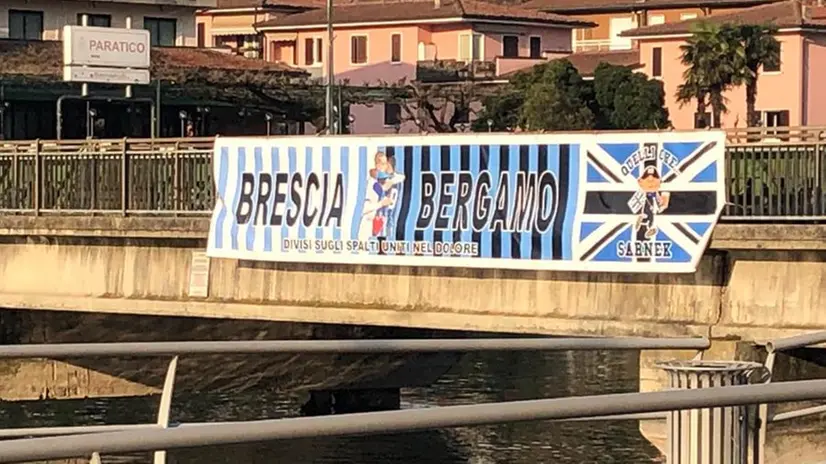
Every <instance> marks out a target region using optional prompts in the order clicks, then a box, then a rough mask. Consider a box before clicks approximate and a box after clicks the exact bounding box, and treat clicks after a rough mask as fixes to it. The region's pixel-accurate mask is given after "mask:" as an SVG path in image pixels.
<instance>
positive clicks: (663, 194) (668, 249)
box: [572, 139, 725, 272]
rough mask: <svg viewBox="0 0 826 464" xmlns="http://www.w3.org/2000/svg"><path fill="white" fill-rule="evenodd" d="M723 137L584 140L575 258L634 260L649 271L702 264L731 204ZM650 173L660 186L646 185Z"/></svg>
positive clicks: (680, 268)
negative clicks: (652, 188) (715, 228)
mask: <svg viewBox="0 0 826 464" xmlns="http://www.w3.org/2000/svg"><path fill="white" fill-rule="evenodd" d="M721 145H722V141H719V140H708V139H706V140H703V141H685V142H684V141H674V142H671V141H662V142H647V141H646V142H644V143H627V142H622V143H592V144H583V145H582V149H581V150H582V151H581V153H580V155H581V156H582V157H583V158H584V163H583V165H584V166H585V169H582V170H581V171H580V173H579V176H580V179H579V185H580V186H581V187H580V188H581V192H580V200H581V201H580V214H578V215H577V221H576V223H575V226H574V227H575V228H574V234H575V235H576V237H577V238H578V240H575V241H574V249H573V253H572V254H573V257H574V259H575V260H578V261H581V262H592V263H595V264H596V263H605V262H611V263H632V262H633V263H638V264H637V265H635V266H634V267H635V268H638V269H639V270H640V271H643V272H644V271H645V270H646V268H649V269H657V270H658V271H659V272H663V271H666V270H668V271H672V272H681V271H683V270H685V269H690V270H694V269H696V265H697V264H698V262H699V259H700V258H701V257H702V255H703V252H704V251H705V248H706V246H707V245H708V242H709V239H710V236H711V231H712V229H713V226H714V224H715V222H716V221H717V218H718V216H719V214H720V212H721V211H722V207H723V206H724V204H725V192H724V189H722V188H720V182H719V181H720V180H721V179H722V178H723V172H722V169H723V164H722V159H721V156H720V152H721V150H719V148H721ZM715 148H716V150H715ZM644 177H655V178H656V181H655V184H653V185H657V184H659V187H658V188H657V189H656V191H645V190H644V188H643V182H644V181H643V180H642V179H643V178H644ZM663 198H666V199H665V200H663ZM647 202H648V203H647ZM655 263H656V264H655Z"/></svg>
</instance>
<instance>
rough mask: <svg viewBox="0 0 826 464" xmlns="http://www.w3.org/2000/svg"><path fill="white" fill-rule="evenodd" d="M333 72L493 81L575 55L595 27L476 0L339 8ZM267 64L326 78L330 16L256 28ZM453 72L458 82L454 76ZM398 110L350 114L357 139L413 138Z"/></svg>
mask: <svg viewBox="0 0 826 464" xmlns="http://www.w3.org/2000/svg"><path fill="white" fill-rule="evenodd" d="M333 17H334V23H335V39H334V47H333V48H334V50H333V59H334V70H335V74H336V79H337V80H338V81H344V80H347V81H349V83H350V84H351V85H379V84H381V83H395V82H398V81H400V80H402V79H406V80H408V81H413V80H420V81H437V80H442V79H443V80H446V81H450V80H452V81H454V82H455V81H457V80H459V78H458V76H457V75H456V74H457V70H459V69H467V70H468V72H470V73H472V74H473V75H475V76H477V77H483V78H486V79H489V80H492V79H494V78H495V77H496V76H497V75H502V74H505V73H508V72H511V71H513V70H515V69H518V68H522V67H525V66H528V65H531V64H534V63H538V62H540V61H543V60H544V57H546V56H558V55H565V54H568V53H570V52H571V46H572V36H573V34H572V31H573V30H574V29H575V28H582V27H589V26H591V25H592V23H588V22H585V21H582V20H579V19H576V18H568V17H564V16H560V15H555V14H550V13H542V12H538V11H532V10H525V9H522V8H520V7H519V6H516V5H497V4H493V3H486V2H481V1H476V0H430V1H415V0H414V1H410V0H407V1H397V2H393V1H383V2H358V3H349V4H338V5H336V6H335V8H334V12H333ZM256 28H257V29H258V30H259V31H261V32H262V33H263V34H264V44H263V45H264V47H263V48H264V51H265V57H266V59H268V60H270V61H276V62H282V63H285V64H290V65H294V66H298V67H300V68H302V69H305V70H307V71H309V72H310V74H311V75H312V76H314V77H319V78H322V77H324V76H325V73H326V66H325V58H326V57H325V54H326V47H327V34H326V11H325V10H324V9H323V8H320V9H314V10H311V11H307V12H304V13H296V14H290V15H285V16H281V17H277V18H273V19H270V20H268V21H265V22H262V23H259V24H257V26H256ZM451 74H452V75H453V77H452V78H451ZM400 111H401V110H400V107H399V105H398V104H395V103H392V102H388V103H384V104H375V105H372V106H364V105H360V106H356V107H353V108H351V115H352V116H353V118H354V121H353V123H352V124H351V130H352V131H353V132H355V133H362V134H370V133H393V132H396V131H399V132H414V131H416V130H417V128H416V125H415V124H414V123H412V122H410V123H406V124H405V123H403V121H402V120H403V119H404V118H402V117H400ZM468 117H469V116H468Z"/></svg>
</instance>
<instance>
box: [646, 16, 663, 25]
mask: <svg viewBox="0 0 826 464" xmlns="http://www.w3.org/2000/svg"><path fill="white" fill-rule="evenodd" d="M657 24H665V15H651V16H649V17H648V25H649V26H655V25H657Z"/></svg>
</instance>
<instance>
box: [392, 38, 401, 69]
mask: <svg viewBox="0 0 826 464" xmlns="http://www.w3.org/2000/svg"><path fill="white" fill-rule="evenodd" d="M390 62H391V63H401V62H402V35H401V34H393V35H391V36H390Z"/></svg>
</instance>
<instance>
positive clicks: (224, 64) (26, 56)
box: [0, 39, 304, 79]
mask: <svg viewBox="0 0 826 464" xmlns="http://www.w3.org/2000/svg"><path fill="white" fill-rule="evenodd" d="M150 59H151V71H152V75H153V77H157V78H160V79H173V78H174V77H175V76H177V75H180V72H181V71H200V70H206V71H252V72H257V71H260V72H262V73H273V72H278V73H282V74H295V75H300V74H304V73H303V71H300V70H298V69H295V68H292V67H289V66H286V65H283V64H277V63H269V62H266V61H264V60H253V59H249V58H244V57H241V56H237V55H230V54H227V53H224V52H220V51H216V50H211V49H204V48H192V47H153V48H152V51H151V58H150ZM0 60H2V62H3V66H2V67H1V68H0V76H2V75H21V76H28V77H41V78H60V76H62V69H63V43H62V42H60V41H40V40H37V41H24V40H8V39H0Z"/></svg>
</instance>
